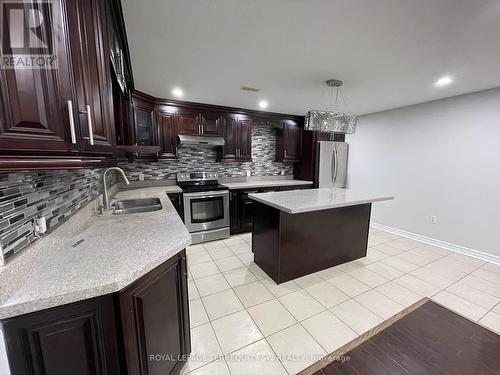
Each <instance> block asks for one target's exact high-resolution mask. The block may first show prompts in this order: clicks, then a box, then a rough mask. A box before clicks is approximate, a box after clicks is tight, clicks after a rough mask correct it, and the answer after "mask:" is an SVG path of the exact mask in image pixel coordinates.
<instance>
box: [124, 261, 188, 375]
mask: <svg viewBox="0 0 500 375" xmlns="http://www.w3.org/2000/svg"><path fill="white" fill-rule="evenodd" d="M186 275H187V268H186V258H185V252H184V251H183V252H181V253H180V254H178V255H177V256H174V257H173V258H171V259H170V260H169V261H167V262H165V263H163V264H162V265H161V266H159V267H157V268H156V269H154V270H153V271H151V272H149V273H148V274H147V275H145V276H143V277H141V278H140V279H139V280H137V281H136V282H134V283H132V284H131V285H130V286H128V287H127V288H125V289H124V290H122V291H121V292H120V310H121V320H122V329H123V337H124V348H125V359H126V363H127V374H128V375H165V374H176V373H179V371H180V369H181V367H182V365H183V364H184V362H185V360H186V358H187V355H189V353H190V352H191V342H190V334H189V312H188V302H187V301H188V297H187V276H186ZM155 354H161V355H163V356H168V357H166V359H164V360H161V361H152V360H151V359H150V356H152V355H155Z"/></svg>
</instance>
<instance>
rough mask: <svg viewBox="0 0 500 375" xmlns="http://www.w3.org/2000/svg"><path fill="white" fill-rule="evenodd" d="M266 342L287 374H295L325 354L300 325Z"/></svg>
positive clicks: (270, 337) (277, 334) (269, 338)
mask: <svg viewBox="0 0 500 375" xmlns="http://www.w3.org/2000/svg"><path fill="white" fill-rule="evenodd" d="M267 341H268V342H269V344H270V345H271V347H272V348H273V350H274V352H275V353H276V354H277V355H278V357H279V358H281V362H282V363H283V365H284V366H285V368H286V370H287V371H288V373H289V374H296V373H297V372H299V371H300V370H302V369H304V368H306V367H307V366H309V365H311V364H313V363H314V362H316V361H318V360H320V359H321V358H322V357H323V356H325V355H326V354H327V353H326V352H325V350H324V349H323V348H322V347H321V346H320V345H319V344H318V343H317V342H316V340H314V338H313V337H312V336H311V335H310V334H309V333H308V332H307V331H306V330H305V328H304V327H302V326H301V325H300V324H295V325H293V326H291V327H289V328H286V329H284V330H282V331H279V332H277V333H275V334H274V335H271V336H269V337H268V338H267Z"/></svg>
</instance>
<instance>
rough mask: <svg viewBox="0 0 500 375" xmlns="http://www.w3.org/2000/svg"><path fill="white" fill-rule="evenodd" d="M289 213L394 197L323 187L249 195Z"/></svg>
mask: <svg viewBox="0 0 500 375" xmlns="http://www.w3.org/2000/svg"><path fill="white" fill-rule="evenodd" d="M248 196H249V197H250V198H252V199H253V200H256V201H258V202H261V203H264V204H267V205H269V206H271V207H274V208H277V209H278V210H281V211H283V212H287V213H289V214H297V213H301V212H311V211H319V210H327V209H330V208H338V207H346V206H355V205H359V204H366V203H372V202H381V201H386V200H392V199H394V196H392V195H390V194H376V193H370V192H366V191H362V190H356V189H339V188H322V189H307V190H294V191H281V192H270V193H256V194H249V195H248Z"/></svg>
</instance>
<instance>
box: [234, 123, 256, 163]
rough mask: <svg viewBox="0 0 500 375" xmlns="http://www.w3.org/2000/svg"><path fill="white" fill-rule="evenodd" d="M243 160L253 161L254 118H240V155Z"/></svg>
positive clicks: (238, 156)
mask: <svg viewBox="0 0 500 375" xmlns="http://www.w3.org/2000/svg"><path fill="white" fill-rule="evenodd" d="M237 158H238V159H239V160H241V161H252V120H250V119H239V120H238V155H237Z"/></svg>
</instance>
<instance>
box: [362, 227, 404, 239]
mask: <svg viewBox="0 0 500 375" xmlns="http://www.w3.org/2000/svg"><path fill="white" fill-rule="evenodd" d="M370 231H371V229H370ZM375 234H376V235H377V236H380V237H385V238H388V239H390V240H397V239H398V238H401V237H400V236H398V235H397V234H393V233H389V232H384V231H382V230H379V231H378V232H376V233H375Z"/></svg>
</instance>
